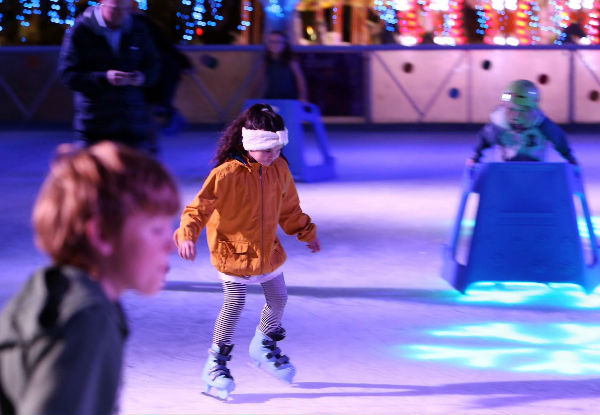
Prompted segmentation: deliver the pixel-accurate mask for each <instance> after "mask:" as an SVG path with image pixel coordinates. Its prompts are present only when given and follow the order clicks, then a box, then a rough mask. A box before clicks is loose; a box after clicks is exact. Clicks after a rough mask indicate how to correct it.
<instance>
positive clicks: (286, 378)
mask: <svg viewBox="0 0 600 415" xmlns="http://www.w3.org/2000/svg"><path fill="white" fill-rule="evenodd" d="M250 365H251V366H253V367H255V368H258V369H260V370H261V371H263V372H265V373H267V374H269V375H271V376H272V377H274V378H275V379H277V380H278V381H280V382H283V383H285V384H286V385H291V384H293V383H294V376H296V370H293V371H289V372H287V373H286V374H282V376H278V375H277V374H276V373H275V372H272V371H271V370H270V369H269V368H268V367H267V365H266V364H263V363H262V362H260V361H258V360H254V359H253V360H252V363H251V364H250Z"/></svg>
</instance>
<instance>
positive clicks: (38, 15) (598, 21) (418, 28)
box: [0, 0, 600, 46]
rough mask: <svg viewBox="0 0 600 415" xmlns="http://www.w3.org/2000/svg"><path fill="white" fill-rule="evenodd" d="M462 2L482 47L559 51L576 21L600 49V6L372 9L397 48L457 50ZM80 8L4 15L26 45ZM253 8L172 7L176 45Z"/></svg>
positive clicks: (246, 16) (524, 1)
mask: <svg viewBox="0 0 600 415" xmlns="http://www.w3.org/2000/svg"><path fill="white" fill-rule="evenodd" d="M136 1H137V3H138V8H139V9H140V10H148V9H149V5H150V4H151V2H152V0H136ZM300 1H301V2H302V1H304V2H307V1H309V0H300ZM310 1H312V3H311V4H313V3H314V0H310ZM465 1H469V2H470V3H469V4H470V6H471V7H473V8H474V10H475V14H476V19H477V21H476V22H475V24H476V30H475V31H476V33H477V34H478V35H480V36H482V38H483V41H484V42H485V43H488V44H500V45H510V46H519V45H536V44H549V43H554V44H557V45H561V44H563V43H564V42H565V38H566V35H565V29H566V28H567V27H568V26H569V24H570V23H572V22H578V23H579V24H580V25H581V27H582V29H583V31H584V32H585V34H586V37H584V38H582V39H580V40H578V43H581V44H600V0H544V1H542V0H372V3H371V5H370V7H372V8H373V10H374V11H375V12H376V14H377V15H378V16H379V18H380V19H381V20H382V21H383V25H384V26H385V30H386V31H388V32H391V33H393V34H394V35H395V36H394V37H395V38H396V40H397V41H399V42H400V43H402V44H403V45H407V46H411V45H417V44H419V43H422V42H423V41H424V39H425V38H426V37H425V35H426V34H427V35H428V36H427V37H429V35H431V37H432V40H433V42H435V43H436V44H439V45H461V44H464V43H466V39H467V37H466V34H465V20H464V19H465ZM261 3H262V8H263V11H264V12H265V15H266V16H267V17H268V18H271V19H273V18H279V19H283V20H285V21H286V22H287V21H288V20H289V17H290V16H291V13H292V11H293V9H294V7H296V3H297V0H293V1H287V0H261ZM83 4H86V5H96V4H98V1H91V0H90V1H82V0H18V1H16V0H15V2H14V3H11V5H10V8H11V10H12V11H11V15H12V16H15V17H14V19H16V23H17V24H18V26H19V28H20V30H19V33H21V34H24V36H23V37H22V42H23V43H25V42H27V33H28V32H27V30H28V28H30V27H31V25H37V24H39V23H40V22H41V21H43V22H45V21H46V20H44V19H47V21H49V22H50V23H54V24H58V25H65V26H70V25H73V23H74V20H75V14H76V11H77V10H78V7H80V6H81V5H83ZM255 4H256V3H255V1H253V0H241V8H239V9H237V8H236V9H227V10H226V9H225V8H224V7H223V0H179V1H177V2H173V6H172V7H173V10H174V13H175V11H176V13H175V14H176V18H177V20H178V22H176V23H175V29H176V30H177V32H178V33H179V35H178V36H180V39H181V41H182V43H188V42H191V41H193V40H194V39H197V38H199V37H202V36H204V35H206V34H207V31H210V30H211V29H213V28H215V27H217V26H219V24H220V23H221V22H222V21H223V20H224V13H226V12H227V13H239V23H236V24H235V26H233V27H234V29H237V30H238V31H239V32H244V31H246V30H248V29H249V28H250V27H251V26H252V24H253V22H254V19H255V12H256V10H255V8H256V7H257V6H256V5H255ZM340 4H341V3H340ZM7 7H9V6H8V4H7V2H6V1H5V0H0V33H1V32H2V31H3V30H5V28H6V27H3V26H6V24H7V22H6V15H7V14H6V10H8V9H7ZM323 7H324V6H323ZM351 7H354V6H351ZM361 7H362V6H361ZM332 9H333V13H332V14H331V17H330V18H331V19H332V20H333V22H332V23H333V24H334V26H335V25H336V22H341V21H342V20H344V21H345V19H346V17H345V16H344V14H345V12H343V11H342V10H341V9H339V7H336V6H335V5H334V7H333V8H332ZM3 10H4V13H3ZM14 10H16V13H15V12H14ZM304 10H306V8H304ZM339 24H341V23H339ZM339 24H338V25H339ZM365 24H366V23H365ZM13 26H14V22H13ZM263 26H264V22H263Z"/></svg>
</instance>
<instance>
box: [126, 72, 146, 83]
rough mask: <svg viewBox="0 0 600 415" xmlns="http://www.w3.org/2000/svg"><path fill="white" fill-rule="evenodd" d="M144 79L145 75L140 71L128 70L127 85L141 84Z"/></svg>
mask: <svg viewBox="0 0 600 415" xmlns="http://www.w3.org/2000/svg"><path fill="white" fill-rule="evenodd" d="M145 81H146V77H145V76H144V74H143V73H142V72H140V71H135V72H129V85H131V86H142V85H144V82H145Z"/></svg>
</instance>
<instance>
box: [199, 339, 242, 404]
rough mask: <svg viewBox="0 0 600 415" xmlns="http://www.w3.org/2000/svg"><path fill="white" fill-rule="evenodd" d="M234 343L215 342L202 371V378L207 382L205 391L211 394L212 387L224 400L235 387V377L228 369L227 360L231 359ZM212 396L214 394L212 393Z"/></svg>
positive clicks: (209, 350)
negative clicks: (217, 343)
mask: <svg viewBox="0 0 600 415" xmlns="http://www.w3.org/2000/svg"><path fill="white" fill-rule="evenodd" d="M232 349H233V345H232V344H224V343H220V344H219V346H217V345H216V344H213V345H212V346H211V348H210V349H208V359H207V361H206V365H204V370H203V371H202V380H203V381H204V382H205V383H206V389H205V391H204V393H206V394H208V395H211V393H210V391H211V389H212V388H215V389H216V390H217V392H216V393H217V396H218V397H219V398H221V399H223V400H225V399H227V397H228V396H229V394H230V393H231V392H232V391H233V390H234V389H235V383H234V382H233V377H232V376H231V373H230V372H229V369H227V366H226V365H227V362H228V361H229V360H231V350H232ZM211 396H212V395H211Z"/></svg>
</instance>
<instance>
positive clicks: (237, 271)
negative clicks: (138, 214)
mask: <svg viewBox="0 0 600 415" xmlns="http://www.w3.org/2000/svg"><path fill="white" fill-rule="evenodd" d="M278 224H279V225H280V226H281V228H282V229H283V230H284V232H285V233H287V234H288V235H298V239H299V240H300V241H303V242H311V241H312V240H313V239H315V238H316V235H317V227H316V225H315V224H314V223H312V222H311V220H310V217H309V216H308V215H306V214H305V213H303V212H302V209H300V199H298V193H297V192H296V186H295V184H294V179H293V178H292V174H291V173H290V169H289V168H288V166H287V162H286V161H285V160H284V159H283V158H281V157H280V158H278V159H276V160H275V161H274V162H273V164H271V165H270V166H268V167H265V166H262V165H261V164H259V163H256V162H249V161H248V160H230V161H227V162H225V163H223V164H221V165H220V166H217V167H215V168H214V169H213V170H212V171H211V172H210V174H209V176H208V177H207V179H206V181H205V182H204V185H203V186H202V189H201V190H200V192H199V193H198V195H197V196H196V197H195V198H194V200H193V201H192V203H190V204H189V205H188V206H186V208H185V209H184V210H183V214H182V215H181V223H180V225H179V229H177V230H176V231H175V235H174V239H175V242H176V243H177V245H179V241H184V240H191V241H193V242H194V243H196V242H198V237H199V235H200V232H201V231H202V229H203V228H204V227H205V226H206V236H207V239H208V246H209V249H210V256H211V261H212V264H213V265H214V266H215V268H217V270H219V271H221V272H223V273H225V274H229V275H236V276H246V275H260V274H266V273H269V272H272V271H274V270H276V269H277V268H278V267H279V266H281V264H283V263H284V261H285V259H286V254H285V251H284V250H283V247H282V246H281V243H280V242H279V238H277V225H278Z"/></svg>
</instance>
